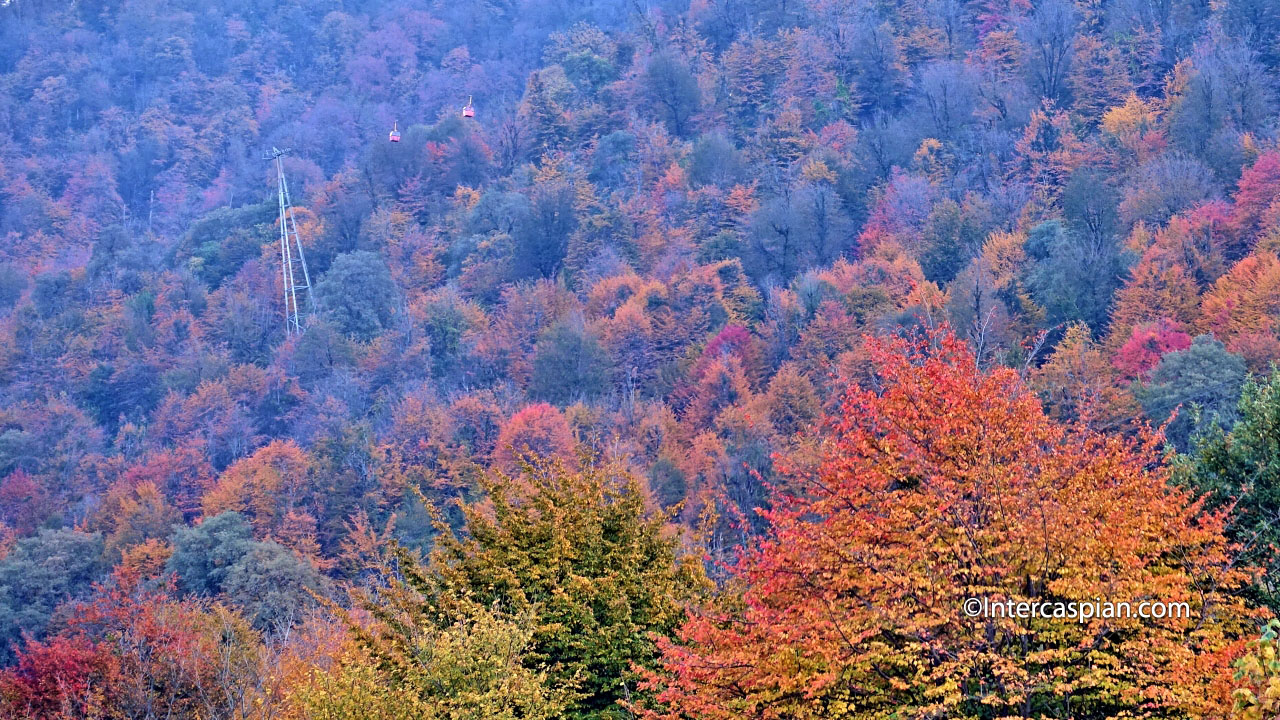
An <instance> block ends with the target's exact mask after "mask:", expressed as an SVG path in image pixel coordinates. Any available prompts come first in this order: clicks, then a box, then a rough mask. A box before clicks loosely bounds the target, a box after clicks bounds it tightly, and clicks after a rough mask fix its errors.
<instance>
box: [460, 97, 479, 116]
mask: <svg viewBox="0 0 1280 720" xmlns="http://www.w3.org/2000/svg"><path fill="white" fill-rule="evenodd" d="M475 116H476V111H475V109H474V108H472V107H471V98H467V104H466V105H463V106H462V117H464V118H473V117H475Z"/></svg>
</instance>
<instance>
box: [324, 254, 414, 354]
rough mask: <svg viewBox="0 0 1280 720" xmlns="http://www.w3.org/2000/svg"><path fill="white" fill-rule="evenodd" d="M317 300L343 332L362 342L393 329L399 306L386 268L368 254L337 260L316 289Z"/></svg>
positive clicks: (353, 255) (343, 256) (347, 255)
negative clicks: (391, 327) (392, 324)
mask: <svg viewBox="0 0 1280 720" xmlns="http://www.w3.org/2000/svg"><path fill="white" fill-rule="evenodd" d="M316 299H317V301H318V302H319V303H320V307H321V308H322V309H323V310H324V311H325V312H326V313H327V314H328V315H329V316H330V317H331V318H333V322H334V324H335V325H337V326H338V328H339V329H341V330H342V332H344V333H346V334H347V335H350V336H351V337H353V338H355V339H356V340H361V341H368V340H372V339H373V338H374V337H376V336H377V335H378V334H379V333H381V332H382V331H383V330H385V329H387V328H388V327H390V326H391V322H392V320H393V319H394V317H395V312H396V306H397V304H398V303H399V296H398V294H397V293H396V286H395V282H394V281H393V280H392V279H391V271H390V270H388V269H387V264H386V263H385V262H383V261H382V258H381V257H379V256H378V254H377V253H372V252H369V251H367V250H358V251H356V252H351V253H346V254H343V255H339V256H338V257H336V258H334V260H333V264H332V265H330V266H329V272H327V273H325V274H324V277H323V278H322V279H321V280H320V282H319V283H318V284H317V285H316Z"/></svg>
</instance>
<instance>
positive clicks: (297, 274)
mask: <svg viewBox="0 0 1280 720" xmlns="http://www.w3.org/2000/svg"><path fill="white" fill-rule="evenodd" d="M287 154H289V149H288V148H285V149H284V150H281V149H280V148H276V147H273V148H271V152H270V153H268V154H267V155H264V156H263V158H262V159H263V160H274V161H275V163H276V189H277V190H278V194H279V196H280V278H281V280H282V281H283V285H284V332H285V335H294V334H300V333H301V332H302V315H303V312H304V310H303V308H302V306H300V305H299V304H298V292H299V291H302V293H303V295H305V299H304V302H305V304H306V310H310V309H311V303H312V300H311V275H310V274H309V273H308V272H307V258H306V257H305V256H304V255H303V254H302V240H301V239H300V238H299V237H298V223H297V222H296V221H295V220H294V219H293V203H292V202H290V200H289V183H288V182H286V181H285V179H284V156H285V155H287ZM295 256H296V257H295Z"/></svg>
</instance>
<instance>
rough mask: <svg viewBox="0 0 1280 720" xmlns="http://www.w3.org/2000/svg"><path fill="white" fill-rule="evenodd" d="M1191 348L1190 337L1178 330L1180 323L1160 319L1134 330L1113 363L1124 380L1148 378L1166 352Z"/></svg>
mask: <svg viewBox="0 0 1280 720" xmlns="http://www.w3.org/2000/svg"><path fill="white" fill-rule="evenodd" d="M1189 347H1191V336H1190V335H1188V334H1187V333H1185V332H1182V331H1181V330H1179V329H1178V324H1177V323H1175V322H1173V321H1172V320H1170V319H1168V318H1160V319H1159V320H1157V321H1155V322H1150V323H1143V324H1142V325H1138V326H1137V327H1135V328H1134V329H1133V333H1132V334H1131V335H1130V336H1129V339H1128V340H1127V341H1126V342H1125V344H1124V345H1122V346H1120V349H1119V350H1118V351H1117V352H1116V355H1115V359H1114V362H1115V366H1116V369H1117V370H1119V371H1120V372H1122V373H1124V375H1125V377H1127V378H1129V379H1133V378H1145V377H1146V375H1147V373H1148V372H1150V371H1151V369H1152V368H1154V367H1155V366H1156V364H1157V363H1159V362H1160V358H1161V356H1163V355H1164V354H1165V353H1167V352H1170V351H1172V350H1186V349H1187V348H1189Z"/></svg>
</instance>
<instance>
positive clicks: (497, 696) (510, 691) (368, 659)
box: [292, 556, 566, 720]
mask: <svg viewBox="0 0 1280 720" xmlns="http://www.w3.org/2000/svg"><path fill="white" fill-rule="evenodd" d="M401 560H402V564H401V570H402V572H403V576H402V575H401V573H400V572H393V573H388V574H387V575H386V576H385V580H387V585H386V586H385V587H383V588H382V589H381V591H380V592H379V597H378V600H377V602H371V601H370V598H369V597H368V596H366V597H365V600H366V607H367V608H368V609H369V610H371V611H372V612H373V614H374V616H375V617H376V618H377V620H375V622H374V626H373V629H371V630H370V629H366V628H364V627H362V626H360V625H357V624H355V623H351V628H352V629H353V631H354V632H355V634H356V636H357V639H358V640H359V642H358V645H359V646H360V647H359V649H357V650H356V651H354V652H349V653H347V655H346V657H344V658H343V662H342V663H341V664H340V665H339V666H338V667H337V668H335V669H334V670H330V671H328V672H325V673H320V674H318V675H317V676H315V677H313V678H312V679H311V681H310V682H309V683H307V684H305V685H303V686H302V687H301V688H299V689H298V690H297V691H295V694H294V697H293V698H292V700H293V703H294V704H296V705H297V706H298V707H300V708H301V709H302V710H303V711H304V713H305V717H308V718H314V719H317V720H330V719H332V720H418V719H419V718H442V719H443V718H447V719H448V720H517V719H519V720H552V718H559V717H561V713H562V711H563V710H564V707H565V700H566V697H565V694H564V693H563V692H557V691H555V690H553V689H551V688H549V687H548V685H547V682H546V680H547V678H546V673H545V672H543V671H541V670H531V669H529V668H527V667H525V665H524V663H525V660H526V655H527V652H528V647H529V643H530V640H531V636H532V628H531V626H530V625H529V624H528V623H527V620H528V618H527V617H516V618H508V617H506V616H503V615H502V614H501V613H499V612H496V611H490V610H487V609H485V608H480V607H472V608H471V609H470V611H469V612H468V614H467V616H466V617H461V618H457V619H456V620H455V621H454V622H452V623H448V624H437V623H422V622H420V620H421V616H420V613H421V607H422V603H423V601H424V600H425V599H426V598H425V597H424V596H423V595H421V594H420V593H419V592H418V591H417V590H416V589H415V588H421V587H424V586H425V585H426V584H427V583H426V580H425V579H424V578H423V577H422V576H420V575H417V574H416V573H415V571H414V569H413V561H412V560H410V559H409V558H408V557H407V556H402V557H401Z"/></svg>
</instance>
